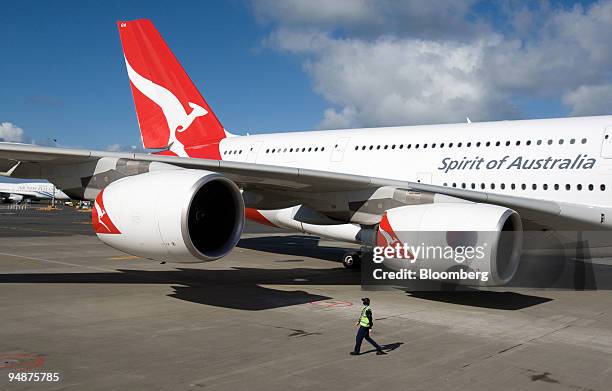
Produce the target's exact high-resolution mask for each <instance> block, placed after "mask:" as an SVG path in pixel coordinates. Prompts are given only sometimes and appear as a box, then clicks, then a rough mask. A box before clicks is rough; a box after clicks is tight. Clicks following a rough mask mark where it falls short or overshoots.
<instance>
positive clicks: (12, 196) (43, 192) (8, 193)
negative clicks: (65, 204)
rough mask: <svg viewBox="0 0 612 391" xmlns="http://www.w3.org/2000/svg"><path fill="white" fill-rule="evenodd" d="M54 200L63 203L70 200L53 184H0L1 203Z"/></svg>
mask: <svg viewBox="0 0 612 391" xmlns="http://www.w3.org/2000/svg"><path fill="white" fill-rule="evenodd" d="M54 198H55V199H56V200H62V201H65V200H69V199H70V197H68V196H67V195H66V194H65V193H64V192H63V191H61V190H60V189H58V188H56V187H55V186H54V185H53V184H52V183H44V182H28V183H0V201H3V202H15V203H19V202H26V201H32V200H52V199H54Z"/></svg>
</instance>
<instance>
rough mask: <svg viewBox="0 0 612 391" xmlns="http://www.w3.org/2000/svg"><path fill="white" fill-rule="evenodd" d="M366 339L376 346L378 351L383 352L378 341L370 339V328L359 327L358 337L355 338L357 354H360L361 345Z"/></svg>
mask: <svg viewBox="0 0 612 391" xmlns="http://www.w3.org/2000/svg"><path fill="white" fill-rule="evenodd" d="M364 338H365V340H366V341H368V342H369V343H371V344H372V346H374V347H375V348H376V350H381V349H382V348H381V347H380V345H379V344H377V343H376V341H374V340H373V339H372V338H371V337H370V328H369V327H363V326H359V330H358V331H357V337H356V338H355V352H357V353H359V350H361V343H362V342H363V339H364Z"/></svg>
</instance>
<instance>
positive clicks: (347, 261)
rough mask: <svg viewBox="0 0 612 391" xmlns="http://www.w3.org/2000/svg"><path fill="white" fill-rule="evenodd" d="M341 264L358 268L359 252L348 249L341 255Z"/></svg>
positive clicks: (359, 263)
mask: <svg viewBox="0 0 612 391" xmlns="http://www.w3.org/2000/svg"><path fill="white" fill-rule="evenodd" d="M342 265H344V267H345V268H347V269H359V267H360V266H361V252H360V251H349V252H347V253H345V254H344V256H342Z"/></svg>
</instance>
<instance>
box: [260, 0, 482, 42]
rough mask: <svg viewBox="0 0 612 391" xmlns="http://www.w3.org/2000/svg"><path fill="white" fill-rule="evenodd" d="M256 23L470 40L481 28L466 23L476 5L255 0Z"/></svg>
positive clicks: (434, 0)
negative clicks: (258, 21)
mask: <svg viewBox="0 0 612 391" xmlns="http://www.w3.org/2000/svg"><path fill="white" fill-rule="evenodd" d="M252 3H253V8H254V10H255V15H256V16H257V18H258V19H259V20H260V21H263V22H267V23H271V24H273V25H276V26H281V27H282V26H285V27H290V28H292V29H305V30H308V29H313V28H314V29H323V30H336V31H338V32H340V33H346V34H349V35H352V36H362V37H365V36H374V35H381V34H394V35H398V36H403V35H411V34H418V35H419V36H421V37H442V36H448V35H455V36H457V35H461V36H463V37H466V36H471V35H473V34H474V33H476V32H478V31H481V29H482V28H483V27H484V26H483V24H481V23H480V22H479V21H477V20H472V21H470V22H469V23H466V20H465V19H466V17H467V15H468V13H469V11H470V7H471V6H472V5H473V4H474V3H476V0H452V1H450V0H428V1H422V0H334V1H329V0H283V1H276V0H253V1H252Z"/></svg>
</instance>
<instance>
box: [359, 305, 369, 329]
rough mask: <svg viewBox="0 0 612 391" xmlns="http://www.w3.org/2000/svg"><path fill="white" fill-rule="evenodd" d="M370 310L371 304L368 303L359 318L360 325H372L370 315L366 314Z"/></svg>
mask: <svg viewBox="0 0 612 391" xmlns="http://www.w3.org/2000/svg"><path fill="white" fill-rule="evenodd" d="M369 310H370V306H369V305H366V306H365V307H363V309H362V310H361V317H360V318H359V325H360V326H363V327H370V319H368V316H367V315H366V312H368V311H369Z"/></svg>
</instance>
